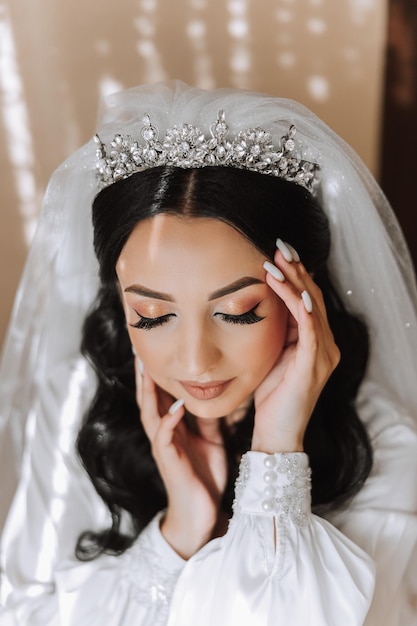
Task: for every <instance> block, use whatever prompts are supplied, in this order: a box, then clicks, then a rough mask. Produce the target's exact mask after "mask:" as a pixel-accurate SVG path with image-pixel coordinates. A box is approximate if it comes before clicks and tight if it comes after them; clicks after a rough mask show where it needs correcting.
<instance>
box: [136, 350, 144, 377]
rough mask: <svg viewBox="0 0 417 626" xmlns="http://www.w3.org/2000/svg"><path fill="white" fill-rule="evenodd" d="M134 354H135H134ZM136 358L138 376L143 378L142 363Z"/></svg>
mask: <svg viewBox="0 0 417 626" xmlns="http://www.w3.org/2000/svg"><path fill="white" fill-rule="evenodd" d="M135 354H136V352H135ZM136 358H137V361H138V370H139V374H140V375H141V376H143V363H142V361H141V360H140V358H139V357H136Z"/></svg>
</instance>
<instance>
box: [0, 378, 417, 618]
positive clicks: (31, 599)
mask: <svg viewBox="0 0 417 626" xmlns="http://www.w3.org/2000/svg"><path fill="white" fill-rule="evenodd" d="M376 393H377V390H376V389H375V388H372V386H368V387H367V388H366V389H364V390H363V392H362V400H361V401H360V402H359V405H358V407H359V411H360V415H361V417H362V419H363V420H364V421H365V423H366V426H367V428H368V431H369V434H370V437H371V441H372V445H373V449H374V465H373V469H372V472H371V475H370V476H369V478H368V480H367V481H366V483H365V485H364V487H363V488H362V490H361V491H360V492H359V493H358V494H357V495H356V496H355V498H354V499H353V500H352V502H351V503H350V504H349V506H347V507H346V508H345V509H344V510H341V511H338V512H337V513H334V514H332V515H331V516H329V519H327V520H325V519H322V518H319V517H317V516H315V515H312V514H311V512H310V496H309V490H308V488H307V482H308V481H307V478H306V473H305V469H304V466H306V464H307V462H308V460H307V457H306V455H304V454H298V455H297V454H296V455H284V456H282V455H275V458H276V459H277V460H278V463H279V464H280V463H282V462H287V461H288V459H289V460H290V461H291V460H292V459H293V458H295V459H296V464H297V467H298V470H297V471H296V476H295V477H294V476H291V472H289V473H288V474H285V472H284V473H281V474H278V478H277V479H275V483H274V484H275V486H276V499H275V500H273V501H274V502H275V504H274V506H273V507H272V510H271V507H269V506H268V505H267V506H265V504H264V503H265V499H266V497H265V494H264V489H265V487H266V486H267V485H266V482H265V477H264V476H265V472H267V471H269V470H268V468H266V467H265V465H264V461H265V458H267V456H268V455H265V454H263V453H259V452H249V453H248V454H247V455H245V457H244V459H243V461H242V464H244V467H243V468H242V466H241V478H240V481H238V482H239V485H238V489H237V494H236V502H235V507H234V515H233V517H232V520H231V522H230V524H229V529H228V531H227V533H226V534H225V535H224V536H223V537H221V538H219V539H214V540H212V541H210V542H209V543H208V544H207V545H206V546H204V547H203V548H202V549H201V550H199V551H198V552H197V553H196V554H195V555H194V556H193V557H192V558H191V559H190V560H188V561H187V562H186V561H184V560H182V559H181V558H180V557H179V556H178V555H177V554H176V553H175V551H174V550H173V549H172V548H171V547H170V546H169V545H168V543H167V542H166V541H165V540H164V538H163V537H162V535H161V533H160V531H159V520H160V514H158V515H157V516H156V517H155V519H154V520H153V521H152V522H151V523H150V524H149V525H148V527H147V528H146V529H145V530H144V531H143V532H142V533H141V535H140V536H139V538H138V540H137V541H136V542H135V544H134V545H133V546H132V547H131V548H130V549H129V550H128V551H127V552H125V553H124V554H123V555H121V556H118V557H114V556H108V555H105V556H101V557H99V558H98V559H96V560H94V561H91V562H87V563H81V562H78V561H76V560H75V558H74V557H72V554H73V551H74V545H75V541H76V537H77V535H78V533H79V532H81V531H82V530H85V529H87V528H91V527H92V526H94V527H95V528H100V527H103V525H108V519H107V518H106V515H105V512H104V508H103V507H102V505H101V503H100V502H98V500H97V497H96V496H95V494H94V492H93V490H92V487H91V486H90V485H89V483H88V481H87V480H86V479H85V478H84V477H83V476H82V473H81V472H80V468H79V467H78V466H77V462H76V460H75V457H74V454H73V451H72V445H70V442H71V441H72V439H71V437H72V433H71V428H69V431H68V432H67V433H66V434H67V437H66V438H65V437H62V433H61V441H60V442H59V445H57V446H55V448H54V452H53V459H52V460H53V463H52V462H51V452H50V447H48V442H49V443H50V440H49V439H48V437H51V438H52V440H54V438H53V437H52V435H51V433H49V432H48V430H46V431H45V432H43V433H41V434H39V433H38V435H37V437H35V438H34V439H33V442H32V454H31V455H30V459H27V460H26V470H25V471H24V472H23V475H22V479H21V484H20V487H19V490H18V492H17V495H16V497H15V501H14V505H13V507H12V510H11V512H10V514H9V519H8V523H7V525H6V529H5V532H4V537H3V554H2V560H3V569H4V573H3V590H2V595H3V601H4V604H5V608H4V609H3V610H1V609H0V626H195V625H197V624H198V626H214V625H215V626H222V625H224V626H242V625H245V624H248V625H255V626H272V625H274V626H275V625H280V624H285V626H292V625H294V626H301V625H303V626H363V625H365V626H416V625H417V434H416V432H415V427H414V423H413V421H412V420H411V419H409V418H407V417H406V416H403V415H401V413H400V412H398V411H397V409H395V408H393V407H392V406H391V405H390V404H389V403H388V402H387V401H385V400H383V399H382V397H381V396H380V395H376ZM51 402H52V405H51V406H50V407H49V410H50V411H52V413H51V415H52V414H54V407H53V400H52V399H51ZM55 408H56V407H55ZM76 408H77V407H76V401H74V406H73V410H74V411H75V412H76ZM336 417H337V416H335V418H336ZM55 442H56V438H55ZM300 468H301V469H300ZM58 469H60V471H58ZM300 471H301V474H300V473H299V472H300ZM297 472H298V473H297ZM303 472H304V473H303ZM242 476H244V479H243V480H242ZM288 489H289V491H288ZM51 494H52V495H51Z"/></svg>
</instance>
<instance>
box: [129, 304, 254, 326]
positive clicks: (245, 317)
mask: <svg viewBox="0 0 417 626" xmlns="http://www.w3.org/2000/svg"><path fill="white" fill-rule="evenodd" d="M259 304H260V303H259V302H258V303H257V304H255V306H254V307H253V308H252V309H250V311H246V313H242V314H241V315H229V314H228V313H215V315H216V316H218V317H221V319H222V320H223V321H225V322H227V323H229V324H256V323H257V322H260V321H261V320H263V319H264V318H263V317H261V316H260V315H257V313H256V312H255V311H256V309H257V307H258V306H259ZM135 313H136V314H137V315H138V316H139V320H138V321H137V322H136V324H130V326H132V327H133V328H139V329H141V330H151V329H152V328H156V327H157V326H162V325H163V324H166V322H167V321H168V320H169V318H170V317H175V315H174V314H173V313H170V314H168V315H161V316H160V317H144V316H143V315H140V314H139V313H138V312H137V311H135Z"/></svg>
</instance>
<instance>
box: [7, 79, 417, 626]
mask: <svg viewBox="0 0 417 626" xmlns="http://www.w3.org/2000/svg"><path fill="white" fill-rule="evenodd" d="M91 207H92V213H91ZM416 339H417V330H416V290H415V283H414V276H413V272H412V268H411V263H410V261H409V257H408V253H407V251H406V248H405V244H404V241H403V238H402V235H401V233H400V232H399V229H398V227H397V225H396V222H395V218H394V217H393V215H392V213H391V210H390V208H389V206H388V205H387V202H386V200H385V198H384V196H383V195H382V193H381V191H380V190H379V188H378V187H377V185H376V183H375V181H374V180H373V179H372V177H371V175H370V174H369V173H368V172H367V171H366V170H365V168H364V166H363V164H362V163H361V162H360V161H359V159H358V157H357V156H356V155H355V154H354V153H353V152H352V151H351V150H350V148H349V147H348V146H346V144H344V143H343V142H342V141H341V140H340V139H339V138H338V137H337V136H336V135H334V133H332V131H330V130H329V129H328V128H327V127H326V126H325V125H324V124H323V123H322V122H320V121H319V120H318V119H317V118H315V117H314V116H313V114H312V113H310V112H309V111H307V110H306V109H304V108H303V107H301V106H300V105H298V104H296V103H294V102H291V101H288V100H282V99H278V98H274V97H272V96H267V95H263V94H256V93H251V92H242V91H233V90H217V91H212V92H205V91H202V90H198V89H195V88H191V87H187V86H186V85H184V84H183V83H176V82H173V83H167V84H160V85H148V86H143V87H139V88H137V89H133V90H129V91H127V92H122V93H120V94H116V95H114V96H111V97H110V98H108V100H107V102H106V106H105V108H104V110H103V114H102V122H101V124H100V128H99V135H98V136H97V137H96V139H95V142H94V141H92V142H90V143H89V144H87V146H85V147H84V148H82V149H81V150H79V151H78V152H77V153H76V154H75V155H74V156H73V157H71V158H70V159H69V160H68V161H67V162H66V163H65V164H64V165H63V166H61V168H59V169H58V170H57V172H56V173H55V174H54V176H53V177H52V180H51V183H50V186H49V188H48V191H47V194H46V198H45V204H44V208H43V212H42V215H41V219H40V224H39V228H38V232H37V236H36V239H35V243H34V246H33V248H32V251H31V255H30V257H29V260H28V265H27V269H26V271H25V274H24V276H23V278H22V283H21V287H20V289H19V292H18V295H17V301H16V305H15V311H14V316H13V319H12V324H11V328H10V332H9V336H8V339H7V342H6V347H5V351H4V355H3V365H2V382H1V406H2V419H3V421H4V427H3V442H4V445H5V446H7V447H8V449H9V453H10V450H12V452H13V455H14V459H15V466H14V473H13V472H10V470H9V473H8V478H7V484H6V487H7V491H10V492H11V491H15V495H14V498H13V502H12V504H11V507H10V511H9V515H8V518H7V522H6V525H5V528H4V532H3V537H2V555H1V556H2V570H3V591H2V594H3V603H4V608H3V611H2V612H0V624H1V625H2V626H3V624H19V625H20V624H22V625H23V624H30V625H31V626H32V625H36V624H39V625H41V624H42V626H45V625H52V624H59V625H70V624H71V625H77V626H83V625H84V624H85V625H87V624H88V625H89V626H90V625H91V624H93V625H94V624H114V625H123V626H125V625H128V624H129V626H130V625H133V624H137V625H138V626H148V625H154V624H169V625H171V626H188V625H190V626H191V624H196V623H198V624H201V625H204V624H225V625H226V624H227V625H228V626H230V625H233V624H239V625H241V624H256V625H258V624H259V625H261V624H275V623H277V620H279V622H280V623H281V622H282V623H286V624H294V625H298V624H312V625H317V626H318V625H320V626H322V625H324V624H326V625H327V624H328V625H333V624H343V625H352V626H354V625H355V626H360V625H363V624H366V626H377V625H378V626H384V625H386V626H400V625H401V626H408V625H409V626H411V625H412V624H413V623H415V620H416V616H417V614H416V606H415V597H416V596H415V595H413V594H416V583H415V581H416V578H415V570H416V567H417V562H416V560H417V556H416V555H417V552H416V542H417V516H416V512H417V497H416V493H417V490H416V481H417V471H416V470H417V465H416V451H417V435H416V425H415V420H416V414H417V413H416V408H417V406H416V405H417V402H416V398H415V391H414V378H415V371H416V356H415V345H417V344H416ZM80 460H81V463H82V465H83V466H84V467H82V466H81V463H80ZM93 487H94V488H93ZM7 491H6V493H7Z"/></svg>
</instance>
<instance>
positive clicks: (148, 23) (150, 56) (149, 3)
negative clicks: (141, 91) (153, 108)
mask: <svg viewBox="0 0 417 626" xmlns="http://www.w3.org/2000/svg"><path fill="white" fill-rule="evenodd" d="M157 8H158V5H157V2H156V0H140V3H139V11H140V15H139V17H138V18H136V19H135V20H134V25H135V27H136V30H137V32H138V35H139V38H138V42H137V45H136V50H137V52H138V54H139V56H140V57H141V58H142V60H143V62H144V70H143V76H142V77H141V78H142V81H141V82H149V83H151V82H157V81H161V80H165V79H166V78H167V76H166V73H165V70H164V65H163V60H162V59H161V56H160V53H159V49H158V46H157V44H156V41H155V34H156V23H157V13H156V11H157Z"/></svg>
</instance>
